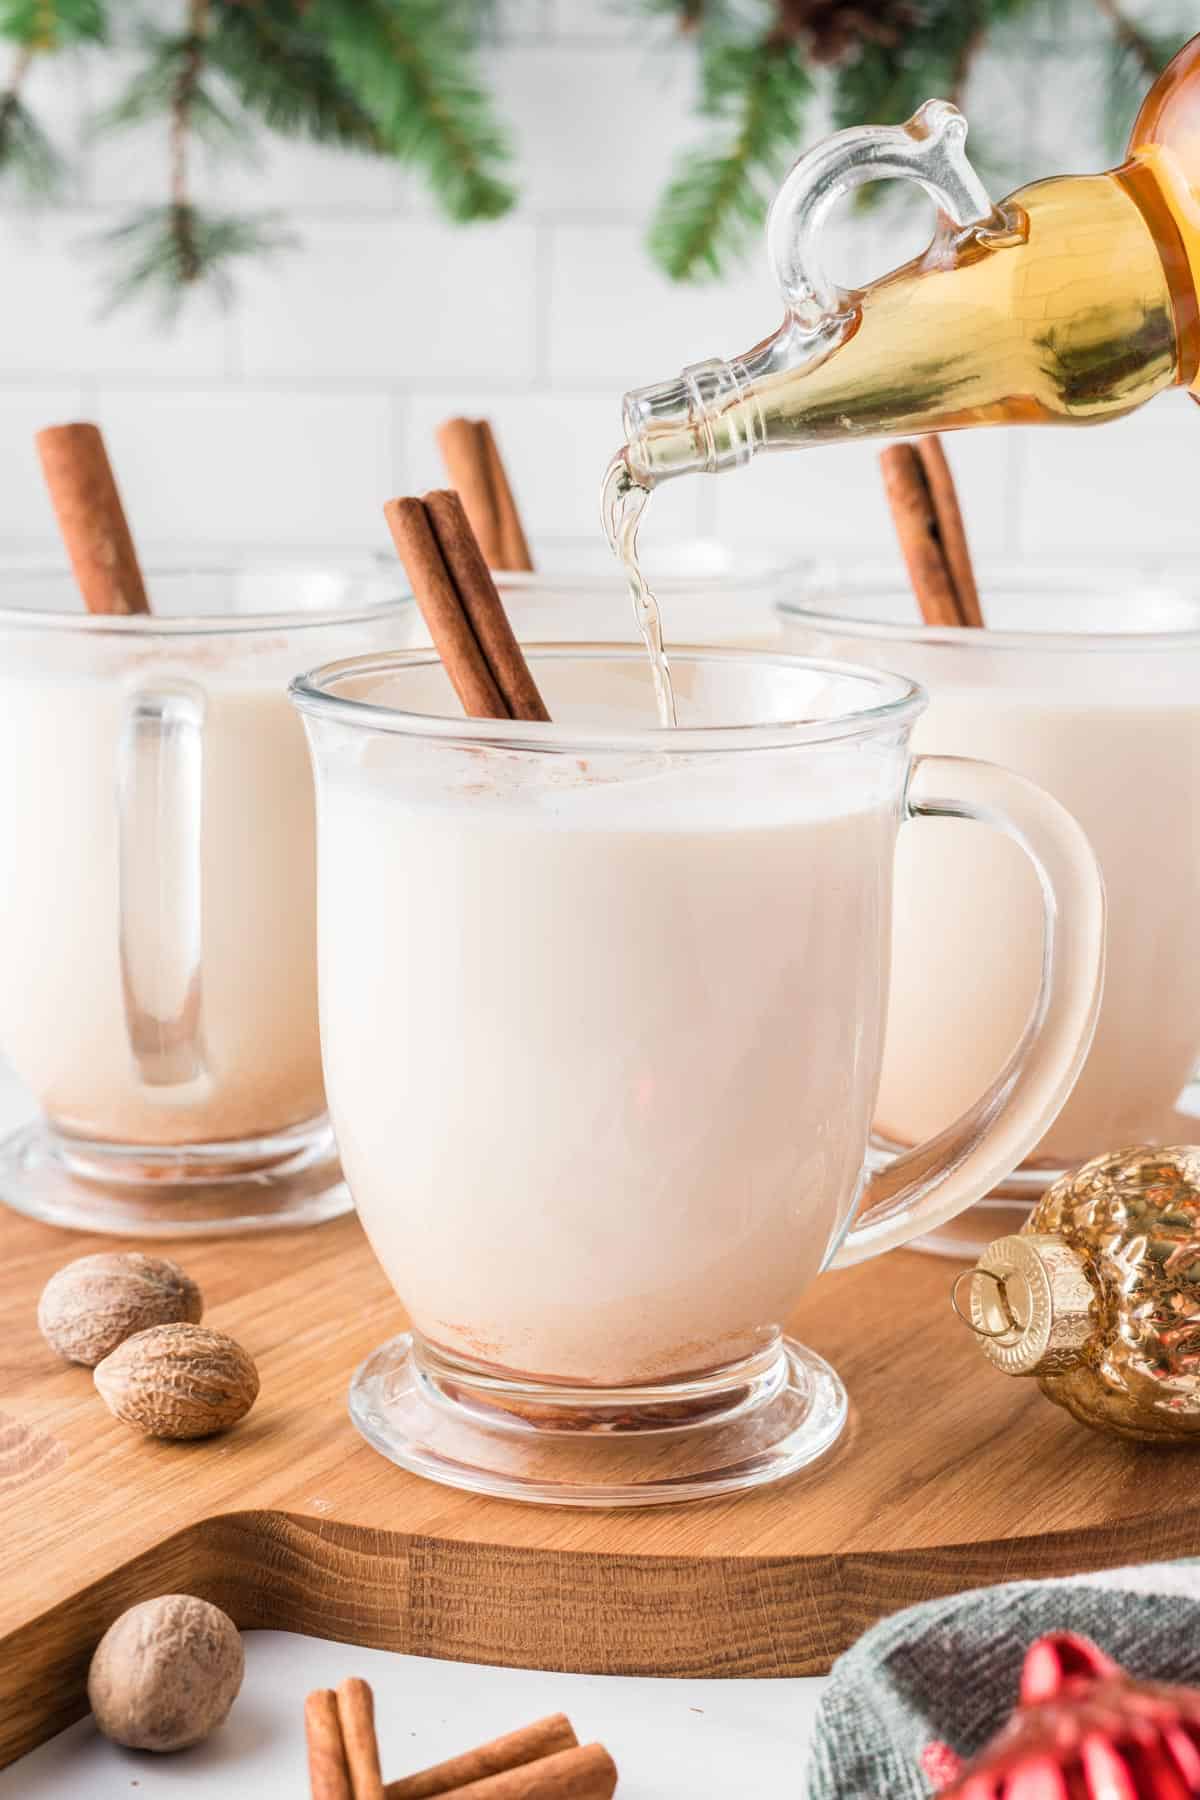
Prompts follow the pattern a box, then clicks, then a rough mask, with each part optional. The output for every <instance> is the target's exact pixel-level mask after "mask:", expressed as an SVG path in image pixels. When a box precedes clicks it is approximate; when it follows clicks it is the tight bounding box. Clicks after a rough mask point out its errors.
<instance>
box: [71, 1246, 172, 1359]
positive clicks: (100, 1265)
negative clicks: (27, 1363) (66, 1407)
mask: <svg viewBox="0 0 1200 1800" xmlns="http://www.w3.org/2000/svg"><path fill="white" fill-rule="evenodd" d="M203 1311H204V1302H203V1300H202V1299H201V1296H200V1289H199V1288H198V1287H197V1286H196V1283H195V1282H194V1281H193V1280H192V1278H191V1276H190V1275H187V1274H185V1273H184V1271H183V1270H182V1269H181V1268H180V1267H179V1264H178V1263H173V1262H171V1261H169V1259H168V1258H167V1257H165V1256H143V1255H142V1254H141V1252H140V1251H138V1250H128V1251H125V1250H105V1251H102V1252H101V1253H100V1254H99V1255H98V1256H80V1257H77V1258H76V1260H75V1261H74V1262H70V1263H67V1264H66V1265H65V1267H64V1268H61V1269H59V1270H58V1271H57V1273H56V1274H54V1275H52V1276H51V1277H50V1279H49V1281H48V1282H47V1283H46V1285H45V1287H44V1288H43V1289H42V1297H41V1299H40V1300H39V1301H38V1327H39V1329H40V1330H41V1333H42V1336H43V1337H44V1338H45V1340H46V1342H47V1343H48V1344H49V1345H50V1347H51V1349H53V1350H57V1351H58V1354H59V1355H60V1356H65V1357H66V1359H67V1361H68V1362H75V1363H84V1364H86V1366H87V1367H88V1368H89V1369H94V1368H95V1366H96V1364H97V1363H98V1362H101V1361H103V1359H104V1358H105V1357H106V1356H108V1355H109V1353H110V1352H111V1351H113V1350H115V1349H116V1347H117V1345H118V1344H121V1343H124V1341H125V1339H126V1338H127V1337H132V1335H133V1333H134V1332H135V1331H145V1330H146V1329H147V1327H148V1326H150V1325H172V1324H176V1323H178V1322H180V1321H185V1322H187V1323H188V1324H191V1325H195V1324H196V1323H198V1321H199V1319H200V1316H201V1314H202V1313H203Z"/></svg>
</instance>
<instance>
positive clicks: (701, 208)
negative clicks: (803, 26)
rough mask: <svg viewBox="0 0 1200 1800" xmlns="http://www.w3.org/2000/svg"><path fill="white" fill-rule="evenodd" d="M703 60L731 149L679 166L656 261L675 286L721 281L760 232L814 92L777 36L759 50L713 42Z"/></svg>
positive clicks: (712, 103) (656, 237) (706, 97)
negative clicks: (714, 278) (677, 283)
mask: <svg viewBox="0 0 1200 1800" xmlns="http://www.w3.org/2000/svg"><path fill="white" fill-rule="evenodd" d="M703 57H704V61H703V68H702V92H701V104H700V112H701V115H702V116H703V117H705V118H708V119H711V120H713V121H714V123H715V124H716V125H717V126H718V127H721V128H723V129H724V132H725V134H726V143H725V147H724V148H723V149H721V150H720V151H718V152H717V154H715V155H707V156H698V155H696V154H695V153H689V154H688V155H686V156H685V157H684V158H683V159H682V160H681V161H680V163H679V165H678V167H677V170H676V173H675V175H674V177H673V178H672V180H671V182H670V183H669V185H668V187H667V190H666V192H665V193H664V195H663V197H662V199H661V201H660V203H659V206H658V210H657V212H656V213H655V216H654V218H653V220H652V221H651V225H650V230H649V234H648V239H647V242H648V248H649V250H650V254H651V256H652V257H653V259H654V261H655V262H656V263H657V264H658V265H659V267H660V268H661V269H663V270H664V271H665V272H666V273H667V274H668V275H669V276H671V278H672V280H674V281H696V280H702V279H705V278H706V277H708V276H712V275H719V274H720V273H721V271H722V269H723V268H724V267H725V265H726V263H727V262H728V260H729V259H730V258H732V257H733V256H735V255H737V254H738V253H739V252H740V251H741V250H742V249H743V247H744V246H745V244H746V242H747V240H748V239H749V238H750V237H751V236H752V235H753V234H754V232H756V231H757V230H758V228H759V227H760V226H761V224H762V222H763V219H764V218H765V216H766V208H767V203H768V200H769V197H770V191H771V189H772V188H773V187H774V185H775V183H776V182H777V181H778V179H779V177H780V176H781V175H782V173H783V170H784V169H785V167H786V166H787V163H788V161H789V160H790V159H791V158H792V157H793V156H795V154H796V153H797V151H798V149H799V148H800V144H801V127H802V123H803V117H804V111H805V107H806V106H807V103H808V99H809V96H810V95H811V92H812V83H811V80H810V78H809V76H808V73H807V71H806V70H805V68H804V66H803V63H802V61H801V58H800V53H799V51H798V50H797V49H796V47H795V46H794V45H792V44H787V43H783V42H781V41H780V40H779V39H778V38H777V37H775V36H773V35H770V34H768V36H766V37H764V38H762V39H760V40H759V41H758V42H757V43H752V44H735V43H730V42H729V40H728V39H727V38H726V37H725V36H724V35H723V34H722V35H721V36H719V37H710V38H709V40H708V42H707V43H706V45H705V47H704V51H703Z"/></svg>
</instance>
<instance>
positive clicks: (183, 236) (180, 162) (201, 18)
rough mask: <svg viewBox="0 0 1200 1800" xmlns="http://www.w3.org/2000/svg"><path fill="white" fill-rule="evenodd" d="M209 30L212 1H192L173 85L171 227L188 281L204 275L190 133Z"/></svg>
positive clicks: (184, 279) (182, 276)
mask: <svg viewBox="0 0 1200 1800" xmlns="http://www.w3.org/2000/svg"><path fill="white" fill-rule="evenodd" d="M207 33H208V0H188V35H187V37H186V38H185V39H184V42H183V45H182V48H181V50H180V55H179V66H178V69H177V70H176V74H175V80H174V83H173V84H172V90H171V131H170V166H171V174H170V188H171V206H170V218H171V229H172V230H173V231H174V233H175V240H176V253H177V260H178V268H179V279H180V280H181V281H182V282H184V283H188V282H193V281H196V280H197V279H198V278H199V274H200V263H199V258H198V256H197V254H196V241H195V230H194V225H195V218H194V213H193V209H192V206H191V203H190V200H189V198H188V133H189V132H190V130H191V125H192V108H193V107H194V105H195V104H196V99H197V96H198V95H199V93H200V77H201V75H202V74H203V71H204V52H205V38H206V36H207Z"/></svg>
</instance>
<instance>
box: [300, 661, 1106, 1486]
mask: <svg viewBox="0 0 1200 1800" xmlns="http://www.w3.org/2000/svg"><path fill="white" fill-rule="evenodd" d="M529 654H530V660H531V663H532V666H533V669H534V671H535V675H536V677H537V680H538V683H539V686H540V687H541V689H542V692H543V694H544V696H545V698H546V701H547V704H548V706H549V708H550V711H551V713H552V715H553V718H554V723H553V724H544V725H526V724H520V723H514V722H511V721H505V722H502V723H501V722H497V721H495V720H478V719H464V718H463V717H462V716H461V714H459V713H458V707H457V702H456V701H455V699H454V697H453V694H452V693H451V690H450V687H449V684H448V682H447V680H446V677H445V674H444V672H443V670H442V667H441V665H440V663H438V662H437V660H436V659H435V658H434V657H432V656H431V655H430V654H429V653H428V652H410V653H408V654H400V655H392V656H386V657H376V658H370V657H367V658H357V659H353V660H350V661H345V662H340V663H335V664H333V665H330V666H328V667H326V668H323V669H319V670H317V671H316V672H315V673H314V674H312V675H309V676H307V677H303V678H301V679H299V680H297V681H296V682H294V683H293V685H292V694H293V697H294V699H295V701H296V704H297V705H298V707H299V708H300V710H301V712H302V713H303V714H304V715H305V722H306V724H307V727H308V732H309V740H310V745H311V749H312V754H313V763H314V768H315V771H316V780H317V816H318V845H319V851H318V891H319V908H318V916H319V921H320V923H319V944H318V962H319V971H320V1003H321V1035H322V1047H323V1052H324V1059H325V1076H326V1084H327V1091H328V1094H329V1104H330V1111H331V1114H332V1117H333V1121H334V1126H335V1129H336V1131H337V1137H338V1143H339V1146H340V1149H341V1153H342V1158H343V1163H344V1166H345V1169H346V1174H347V1178H348V1181H349V1184H350V1188H351V1191H352V1193H353V1194H354V1199H355V1204H356V1206H357V1208H358V1212H359V1216H360V1217H361V1219H362V1222H363V1225H364V1227H365V1229H366V1232H367V1234H368V1236H369V1238H370V1240H371V1243H372V1245H373V1247H374V1249H375V1252H376V1254H377V1255H378V1257H379V1259H380V1262H381V1263H382V1265H383V1267H384V1269H385V1270H386V1272H387V1274H388V1275H389V1277H390V1278H391V1280H392V1282H393V1283H394V1285H395V1287H396V1289H397V1292H398V1293H399V1294H400V1296H401V1297H402V1299H403V1300H404V1302H405V1305H406V1306H407V1308H408V1311H409V1314H410V1317H411V1319H412V1324H413V1330H412V1333H411V1334H405V1335H403V1336H401V1337H399V1338H396V1339H394V1340H393V1341H392V1342H390V1343H388V1344H386V1345H384V1346H383V1348H381V1349H380V1350H378V1351H377V1352H376V1353H375V1354H374V1355H373V1356H372V1357H371V1358H370V1359H369V1360H368V1361H367V1362H366V1363H365V1364H364V1365H363V1367H362V1368H361V1369H360V1370H359V1371H358V1373H357V1374H356V1376H355V1378H354V1382H353V1386H352V1398H351V1410H352V1414H353V1417H354V1419H355V1421H356V1423H357V1424H358V1426H359V1428H360V1429H361V1430H362V1432H363V1433H364V1434H365V1436H366V1437H367V1438H368V1439H369V1440H370V1441H371V1442H372V1443H373V1444H374V1445H375V1446H376V1447H377V1448H378V1449H380V1450H381V1451H382V1452H383V1453H384V1454H385V1455H386V1456H389V1457H391V1458H392V1459H393V1460H394V1461H396V1462H398V1463H400V1464H402V1465H403V1466H405V1467H407V1468H410V1469H413V1470H415V1471H417V1472H418V1473H420V1474H423V1475H426V1476H429V1477H432V1478H433V1479H435V1480H440V1481H444V1482H448V1483H450V1484H451V1485H454V1486H459V1487H464V1488H469V1489H473V1490H477V1491H481V1492H487V1493H494V1494H503V1495H509V1496H511V1497H516V1498H524V1499H527V1500H541V1501H558V1502H563V1503H567V1504H574V1505H614V1504H615V1505H644V1504H651V1503H654V1502H665V1501H673V1500H681V1499H686V1498H689V1497H699V1496H703V1495H710V1494H718V1493H724V1492H730V1491H736V1490H737V1489H740V1488H744V1487H749V1486H753V1485H757V1484H759V1483H762V1482H766V1481H771V1480H774V1479H776V1478H778V1477H780V1476H783V1475H787V1474H789V1473H791V1472H792V1471H793V1470H795V1469H798V1468H800V1467H801V1466H803V1465H804V1464H805V1463H807V1462H809V1461H810V1460H811V1459H812V1458H813V1457H815V1456H816V1455H818V1454H819V1453H820V1452H821V1451H823V1450H824V1449H825V1448H826V1447H827V1446H828V1445H829V1444H831V1443H832V1442H833V1440H834V1439H835V1438H836V1437H837V1435H838V1433H839V1431H840V1430H841V1427H842V1424H843V1422H844V1420H845V1416H846V1397H845V1393H844V1391H843V1388H842V1385H841V1382H840V1381H839V1379H838V1377H837V1375H836V1374H835V1373H834V1371H833V1370H832V1369H831V1368H830V1367H829V1366H828V1364H826V1363H825V1362H823V1361H822V1359H821V1358H820V1357H819V1356H817V1355H815V1354H814V1353H813V1352H812V1351H811V1350H808V1349H806V1348H804V1347H803V1346H802V1345H799V1344H797V1343H794V1342H792V1341H790V1340H787V1339H785V1338H784V1337H783V1335H782V1331H781V1324H782V1321H783V1320H784V1319H785V1318H786V1317H787V1315H788V1313H789V1312H790V1310H791V1309H792V1307H793V1305H794V1304H795V1302H796V1301H797V1299H798V1298H799V1296H800V1295H801V1294H802V1293H803V1291H804V1289H805V1287H806V1286H807V1285H808V1283H809V1282H810V1281H811V1280H812V1279H813V1277H814V1276H815V1275H816V1274H817V1273H818V1272H819V1271H820V1270H821V1269H822V1268H825V1267H828V1266H830V1265H833V1264H837V1265H841V1264H845V1263H852V1262H855V1261H858V1260H859V1259H860V1258H863V1257H866V1256H869V1255H873V1254H875V1253H877V1252H879V1251H881V1250H887V1249H890V1248H892V1247H893V1246H894V1245H897V1244H901V1243H904V1242H905V1241H906V1240H907V1239H908V1238H910V1237H912V1236H913V1235H914V1234H916V1233H918V1232H921V1231H924V1230H928V1229H929V1228H930V1226H931V1225H933V1224H936V1223H937V1222H938V1221H939V1220H941V1219H944V1218H947V1217H949V1216H950V1215H952V1214H953V1213H956V1212H958V1211H960V1210H961V1209H962V1208H963V1207H965V1206H967V1205H969V1204H970V1203H971V1202H972V1201H974V1200H976V1199H978V1198H979V1196H980V1195H981V1194H983V1193H985V1192H987V1190H988V1189H989V1188H991V1187H993V1186H994V1185H995V1183H996V1182H997V1181H998V1180H999V1179H1000V1178H1001V1177H1002V1176H1003V1175H1004V1174H1006V1173H1007V1171H1008V1170H1009V1169H1010V1168H1012V1167H1013V1166H1014V1165H1015V1164H1016V1163H1017V1162H1019V1161H1020V1160H1021V1158H1022V1156H1024V1155H1025V1154H1026V1152H1027V1151H1028V1149H1029V1147H1030V1146H1031V1145H1032V1144H1033V1143H1035V1142H1036V1141H1037V1139H1038V1137H1039V1136H1040V1135H1041V1133H1042V1132H1043V1131H1044V1130H1045V1127H1046V1124H1047V1123H1048V1121H1049V1119H1050V1118H1051V1117H1052V1116H1053V1114H1054V1113H1055V1112H1056V1111H1057V1109H1058V1107H1059V1106H1060V1105H1061V1104H1062V1101H1063V1099H1064V1097H1065V1095H1066V1094H1067V1092H1068V1090H1069V1089H1070V1086H1071V1083H1072V1081H1073V1080H1074V1077H1075V1074H1076V1072H1077V1070H1078V1068H1079V1066H1080V1063H1081V1061H1082V1059H1083V1056H1084V1054H1085V1052H1086V1050H1087V1046H1088V1043H1089V1041H1090V1038H1091V1033H1092V1027H1093V1022H1094V1018H1095V1011H1096V1005H1097V999H1098V992H1099V984H1100V979H1101V970H1102V963H1103V936H1104V932H1103V910H1104V901H1103V892H1102V887H1101V883H1100V878H1099V874H1098V871H1097V868H1096V863H1095V860H1094V858H1093V856H1092V853H1091V851H1090V849H1089V848H1088V845H1087V842H1086V839H1085V838H1084V836H1083V833H1082V832H1081V831H1080V829H1079V827H1078V826H1077V825H1076V824H1075V823H1074V821H1073V820H1072V819H1071V818H1070V817H1069V816H1068V815H1067V814H1066V813H1065V812H1064V811H1063V809H1062V808H1061V807H1060V806H1058V805H1057V804H1056V802H1054V801H1053V800H1051V799H1049V798H1048V797H1047V796H1046V795H1045V794H1043V793H1042V792H1041V791H1040V790H1039V789H1037V788H1035V787H1033V786H1032V785H1031V784H1029V783H1028V782H1025V781H1023V780H1022V779H1021V778H1020V777H1018V776H1015V775H1010V774H1009V773H1007V772H1006V771H1004V770H1001V769H997V768H993V767H991V766H989V765H986V764H982V763H973V762H967V761H958V760H947V759H943V758H939V757H932V758H927V759H924V760H922V761H918V762H916V763H913V762H912V761H911V759H910V756H909V750H908V739H909V734H910V732H911V730H912V728H913V725H914V724H915V722H916V720H917V718H918V715H919V714H920V712H921V711H922V708H923V706H924V697H923V695H922V693H921V691H920V689H919V688H918V687H917V686H916V685H915V684H914V683H912V682H909V681H906V680H903V679H901V678H899V677H895V676H891V675H885V674H877V673H873V672H871V671H868V670H856V669H853V668H850V667H846V666H842V665H838V664H833V663H819V662H810V661H805V660H803V659H801V658H795V657H788V656H784V655H768V654H765V653H762V652H758V651H737V650H719V649H713V650H704V649H691V650H688V651H685V652H677V653H676V654H675V655H674V656H673V658H672V666H673V670H674V674H675V682H676V689H677V693H678V698H679V704H680V719H681V725H680V728H679V729H678V730H674V731H669V732H668V731H663V730H660V729H659V728H657V726H655V725H653V723H652V721H653V719H654V705H653V696H652V692H651V684H650V674H649V667H648V664H647V661H646V658H645V655H644V653H643V652H642V651H641V650H640V649H636V648H632V647H625V646H595V645H592V646H586V647H581V646H577V645H560V646H555V647H545V646H542V647H537V648H534V649H533V650H531V651H530V653H529ZM945 815H952V816H954V817H956V818H959V817H967V818H971V819H976V820H978V821H980V822H981V823H984V824H987V825H990V826H992V827H993V828H995V829H997V830H999V831H1001V832H1004V833H1006V834H1008V835H1009V836H1011V837H1012V838H1014V839H1015V840H1016V841H1017V842H1018V843H1020V844H1021V845H1022V847H1023V848H1024V850H1025V852H1026V854H1027V855H1028V856H1029V858H1030V860H1031V862H1032V863H1033V865H1034V868H1035V870H1036V871H1037V875H1038V879H1039V881H1040V882H1041V884H1042V888H1043V893H1044V919H1045V929H1046V956H1045V966H1044V980H1043V983H1042V986H1041V991H1040V993H1039V995H1038V998H1037V1003H1036V1006H1035V1008H1034V1012H1033V1015H1032V1017H1031V1020H1030V1022H1029V1027H1028V1029H1027V1031H1026V1033H1025V1036H1024V1038H1023V1040H1022V1043H1021V1045H1020V1046H1019V1048H1018V1050H1017V1052H1016V1055H1015V1056H1014V1058H1013V1059H1012V1061H1011V1062H1010V1064H1009V1066H1008V1067H1007V1068H1006V1069H1005V1070H1004V1071H1003V1073H1002V1075H1001V1077H1000V1078H999V1079H998V1080H997V1081H996V1082H994V1083H992V1084H991V1086H989V1087H988V1088H987V1089H986V1091H984V1092H982V1093H981V1094H980V1095H978V1096H976V1097H975V1099H974V1101H973V1103H972V1104H971V1105H970V1106H969V1107H968V1108H967V1109H966V1111H965V1112H964V1114H963V1116H962V1118H960V1119H959V1120H958V1121H957V1122H956V1123H955V1125H954V1126H953V1127H952V1128H951V1130H949V1131H948V1132H946V1133H944V1134H943V1135H942V1136H940V1137H938V1138H936V1139H934V1140H932V1141H931V1142H928V1143H924V1144H922V1145H921V1146H920V1147H919V1148H917V1149H915V1150H913V1151H912V1152H910V1153H909V1154H908V1155H907V1156H905V1157H902V1158H901V1159H899V1161H897V1162H895V1163H893V1164H892V1165H891V1166H890V1167H889V1168H888V1169H887V1170H886V1171H883V1172H880V1173H876V1174H870V1173H868V1172H867V1166H866V1165H867V1151H868V1134H869V1131H870V1125H871V1119H872V1115H873V1112H874V1105H875V1095H876V1088H877V1085H878V1079H879V1067H880V1059H881V1055H882V1050H883V1034H884V1018H885V1009H886V992H887V976H888V945H889V935H890V915H891V883H892V863H893V856H894V850H895V840H896V834H897V831H898V829H899V827H900V824H901V822H902V820H904V819H906V818H920V819H925V818H937V817H942V816H945Z"/></svg>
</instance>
